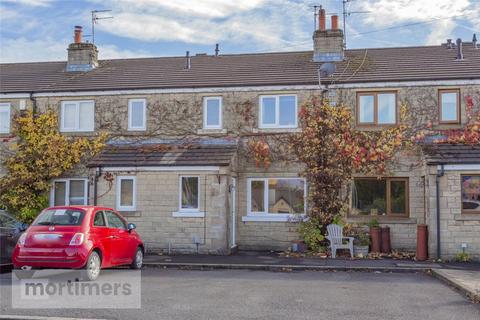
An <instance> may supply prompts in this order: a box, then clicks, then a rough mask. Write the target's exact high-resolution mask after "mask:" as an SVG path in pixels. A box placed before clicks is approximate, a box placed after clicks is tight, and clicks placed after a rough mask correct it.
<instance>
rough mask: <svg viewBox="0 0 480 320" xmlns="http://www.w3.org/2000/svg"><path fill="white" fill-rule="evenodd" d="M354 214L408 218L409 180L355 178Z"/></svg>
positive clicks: (353, 189) (353, 193)
mask: <svg viewBox="0 0 480 320" xmlns="http://www.w3.org/2000/svg"><path fill="white" fill-rule="evenodd" d="M352 213H353V214H357V215H372V216H375V215H381V216H390V217H407V216H408V178H382V179H377V178H355V179H354V181H353V184H352Z"/></svg>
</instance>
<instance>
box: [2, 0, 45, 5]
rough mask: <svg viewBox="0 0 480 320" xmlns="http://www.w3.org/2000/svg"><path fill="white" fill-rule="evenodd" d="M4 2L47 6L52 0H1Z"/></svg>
mask: <svg viewBox="0 0 480 320" xmlns="http://www.w3.org/2000/svg"><path fill="white" fill-rule="evenodd" d="M2 1H4V2H5V3H13V4H20V5H25V6H34V7H48V6H49V5H50V4H51V3H52V2H53V0H2Z"/></svg>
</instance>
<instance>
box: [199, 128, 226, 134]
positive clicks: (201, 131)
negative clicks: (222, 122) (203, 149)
mask: <svg viewBox="0 0 480 320" xmlns="http://www.w3.org/2000/svg"><path fill="white" fill-rule="evenodd" d="M197 134H227V129H213V128H212V129H207V128H203V129H198V130H197Z"/></svg>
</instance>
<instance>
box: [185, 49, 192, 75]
mask: <svg viewBox="0 0 480 320" xmlns="http://www.w3.org/2000/svg"><path fill="white" fill-rule="evenodd" d="M186 58H187V63H186V65H185V69H187V70H189V69H190V68H191V67H192V66H191V63H190V51H187V53H186Z"/></svg>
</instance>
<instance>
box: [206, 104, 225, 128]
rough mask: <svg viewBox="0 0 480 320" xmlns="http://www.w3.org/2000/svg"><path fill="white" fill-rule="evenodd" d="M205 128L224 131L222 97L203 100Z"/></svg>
mask: <svg viewBox="0 0 480 320" xmlns="http://www.w3.org/2000/svg"><path fill="white" fill-rule="evenodd" d="M203 128H204V129H222V97H205V98H203Z"/></svg>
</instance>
